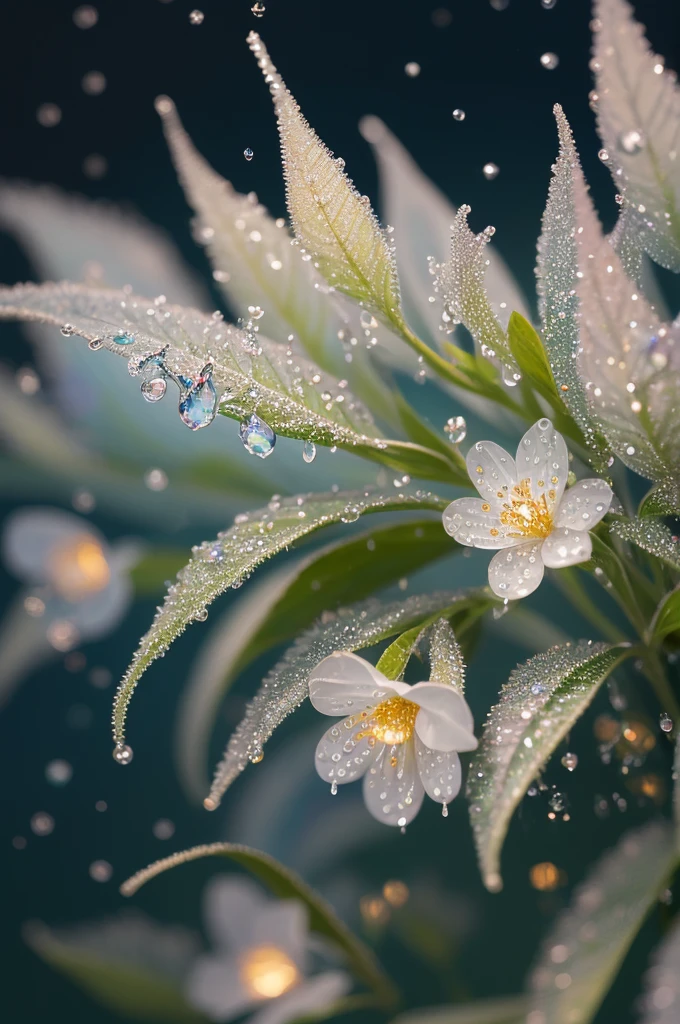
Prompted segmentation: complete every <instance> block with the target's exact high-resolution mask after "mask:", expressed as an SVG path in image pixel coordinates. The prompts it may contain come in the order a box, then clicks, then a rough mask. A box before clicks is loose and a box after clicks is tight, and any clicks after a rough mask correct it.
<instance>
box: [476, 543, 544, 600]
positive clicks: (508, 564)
mask: <svg viewBox="0 0 680 1024" xmlns="http://www.w3.org/2000/svg"><path fill="white" fill-rule="evenodd" d="M542 544H543V541H541V540H539V541H530V542H529V543H528V544H521V545H519V546H518V547H515V548H509V549H508V550H507V551H499V552H498V553H497V554H495V555H494V556H493V558H492V559H491V561H490V562H489V586H490V587H491V589H492V590H493V592H494V594H496V595H497V596H498V597H503V598H506V597H507V598H508V599H509V600H510V601H516V600H517V599H518V598H520V597H528V595H529V594H533V592H534V590H536V588H537V587H538V585H539V584H540V582H541V580H542V579H543V561H542V559H541V545H542Z"/></svg>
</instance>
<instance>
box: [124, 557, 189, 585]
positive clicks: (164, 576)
mask: <svg viewBox="0 0 680 1024" xmlns="http://www.w3.org/2000/svg"><path fill="white" fill-rule="evenodd" d="M186 559H187V556H186V552H185V551H181V550H179V549H177V548H155V549H154V550H153V551H149V552H147V553H146V554H145V555H144V556H143V557H142V558H140V560H139V561H138V562H137V564H136V565H135V566H133V568H132V569H131V570H130V579H131V580H132V584H133V586H134V588H135V594H136V595H137V596H138V597H147V596H148V595H149V594H157V593H158V592H159V591H160V592H162V591H164V590H165V589H166V587H167V585H168V580H172V579H174V577H175V576H176V575H177V573H178V572H179V570H180V569H181V568H182V566H183V565H184V563H185V562H186Z"/></svg>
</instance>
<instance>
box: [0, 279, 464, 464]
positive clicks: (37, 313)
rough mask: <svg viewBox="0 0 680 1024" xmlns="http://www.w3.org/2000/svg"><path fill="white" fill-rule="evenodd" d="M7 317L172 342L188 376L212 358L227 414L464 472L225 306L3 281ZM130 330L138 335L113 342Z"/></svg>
mask: <svg viewBox="0 0 680 1024" xmlns="http://www.w3.org/2000/svg"><path fill="white" fill-rule="evenodd" d="M0 318H7V319H18V320H39V321H42V322H43V323H52V324H58V325H62V326H63V325H68V327H69V330H70V331H71V330H72V332H73V333H74V334H80V335H82V336H83V337H85V338H87V339H88V340H93V339H99V340H100V341H101V342H102V343H103V346H104V347H105V348H107V349H109V351H111V352H115V353H116V354H117V355H124V356H126V357H127V358H128V359H135V360H136V359H139V358H141V357H144V356H148V355H151V354H153V353H156V352H158V351H159V350H161V349H165V347H166V346H167V352H166V353H165V355H164V360H165V363H166V365H167V366H168V367H170V368H171V369H172V370H173V371H174V372H175V373H176V374H180V375H182V376H185V377H188V378H190V379H193V378H196V377H197V376H198V375H199V374H200V372H201V369H202V368H203V367H204V366H205V365H206V363H207V362H209V361H211V360H212V362H213V366H214V370H213V378H212V379H213V383H214V385H215V388H216V390H217V393H218V398H219V401H220V405H219V411H220V412H222V413H223V414H225V415H227V416H232V417H234V418H238V419H241V418H243V417H244V416H247V415H250V414H251V413H253V412H256V413H257V415H258V416H260V417H261V418H262V419H263V420H265V421H266V422H267V423H268V424H269V425H270V427H271V428H272V429H273V430H274V431H275V432H276V433H279V434H282V435H284V436H288V437H297V438H300V439H304V440H310V441H313V442H315V443H317V444H324V445H329V446H333V445H337V446H338V447H343V448H347V449H350V450H352V451H354V452H355V454H358V455H362V456H363V457H365V458H369V459H372V460H376V461H378V462H384V463H385V464H386V465H389V466H392V467H393V468H396V469H402V470H403V471H405V472H407V473H410V474H412V475H416V476H417V475H420V476H428V475H429V471H430V470H431V471H433V472H434V473H435V475H438V474H439V475H440V478H441V479H443V480H445V479H448V480H452V473H453V474H454V475H455V474H456V473H457V471H456V470H454V469H452V465H453V464H452V463H450V462H448V461H447V459H446V458H445V457H444V456H443V455H441V454H440V453H436V452H429V450H428V449H425V448H422V447H421V446H419V445H414V444H409V443H406V442H399V441H385V440H383V439H382V438H380V437H378V436H376V435H377V433H378V431H377V428H376V427H375V425H374V423H373V420H372V418H371V415H370V413H369V412H368V410H367V409H366V408H365V407H364V406H363V405H362V404H361V403H360V402H358V401H357V399H355V398H354V397H353V396H352V395H351V394H350V393H349V392H348V391H347V390H346V388H344V387H342V386H341V383H342V382H338V381H336V380H334V379H333V378H331V377H329V376H327V375H323V374H322V373H321V372H320V370H319V369H318V367H316V366H315V365H314V364H313V363H311V362H309V360H307V359H305V358H303V357H301V356H299V355H297V354H295V353H294V352H293V351H292V349H290V348H287V347H286V346H284V345H279V344H276V343H275V342H272V341H269V340H267V339H266V338H262V337H260V336H259V334H254V333H251V332H246V331H242V330H239V329H238V328H237V327H234V326H233V325H231V324H228V323H226V322H225V321H224V320H222V318H221V316H219V315H213V316H207V315H206V314H204V313H200V312H198V311H197V310H193V309H185V308H183V307H180V306H171V305H168V304H166V303H165V302H159V301H154V300H153V299H144V298H140V297H139V296H135V295H131V294H128V293H127V292H126V291H124V290H123V291H114V290H109V289H99V288H88V287H87V286H84V285H75V284H58V285H55V284H45V285H32V284H26V285H16V286H15V287H14V288H2V289H0ZM124 332H128V333H129V334H130V335H131V336H132V337H133V338H134V341H132V342H131V343H126V344H124V345H121V344H119V343H117V342H116V341H114V338H116V337H120V336H121V335H122V333H124ZM95 358H96V356H95ZM171 386H172V385H171ZM325 396H327V397H325ZM140 400H141V399H140ZM166 400H169V399H166ZM428 467H429V470H428ZM461 480H462V477H461Z"/></svg>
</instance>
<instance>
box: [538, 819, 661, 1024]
mask: <svg viewBox="0 0 680 1024" xmlns="http://www.w3.org/2000/svg"><path fill="white" fill-rule="evenodd" d="M677 859H678V855H677V852H676V850H675V846H674V843H673V832H672V829H671V827H670V825H668V824H667V823H665V822H664V823H661V822H654V823H652V824H649V825H646V826H644V827H643V828H641V829H638V830H637V831H634V832H628V833H626V834H625V835H624V836H623V838H622V839H621V840H620V841H619V843H618V845H617V846H616V847H615V848H614V849H613V850H611V851H609V852H607V853H605V855H604V856H603V857H602V858H601V860H600V861H599V862H598V864H597V865H596V866H595V868H594V869H593V870H592V871H591V873H590V875H589V876H588V878H587V879H586V881H585V882H584V883H583V884H582V885H580V886H579V887H578V888H577V890H576V892H575V894H574V898H573V901H572V905H571V906H570V907H569V908H568V909H567V910H565V911H564V912H563V913H562V915H561V916H560V917H559V918H558V920H557V924H556V925H555V927H554V928H553V930H552V932H551V933H550V935H549V936H548V939H547V940H546V943H545V946H544V950H543V954H542V956H541V958H540V961H539V963H538V965H537V967H536V969H535V971H534V975H533V978H532V981H531V995H530V997H529V999H530V1009H531V1011H532V1012H533V1014H535V1015H536V1019H537V1020H540V1021H545V1022H546V1024H548V1022H549V1024H589V1022H590V1021H592V1020H593V1018H594V1016H595V1014H596V1013H597V1010H598V1008H599V1006H600V1004H601V1002H602V1000H603V999H604V997H605V995H606V993H607V991H608V989H609V987H610V985H611V983H612V981H613V980H614V978H615V977H616V975H617V973H618V970H619V968H620V966H621V964H622V962H623V959H624V957H625V956H626V953H627V952H628V950H629V948H630V945H631V943H632V941H633V939H634V938H635V936H636V935H637V933H638V931H639V929H640V927H641V925H642V923H643V921H644V919H645V918H646V917H647V914H648V913H649V911H650V910H651V909H652V907H653V906H654V905H655V903H656V902H657V900H658V898H659V895H660V893H661V891H662V890H663V889H664V888H665V887H666V886H667V885H668V883H669V881H670V878H671V876H672V874H673V871H674V870H675V867H676V865H677ZM567 979H568V980H567ZM563 981H566V984H562V982H563ZM527 1019H532V1020H533V1015H532V1013H530V1014H529V1017H528V1018H527ZM669 1019H670V1018H669ZM673 1019H674V1020H677V1016H676V1017H674V1018H673Z"/></svg>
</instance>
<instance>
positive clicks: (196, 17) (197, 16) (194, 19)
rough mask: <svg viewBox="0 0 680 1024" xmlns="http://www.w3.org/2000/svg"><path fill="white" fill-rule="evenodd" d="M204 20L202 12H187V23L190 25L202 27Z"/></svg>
mask: <svg viewBox="0 0 680 1024" xmlns="http://www.w3.org/2000/svg"><path fill="white" fill-rule="evenodd" d="M204 18H205V14H204V13H203V11H198V10H195V11H190V12H189V22H190V23H191V24H192V25H202V24H203V19H204Z"/></svg>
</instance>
